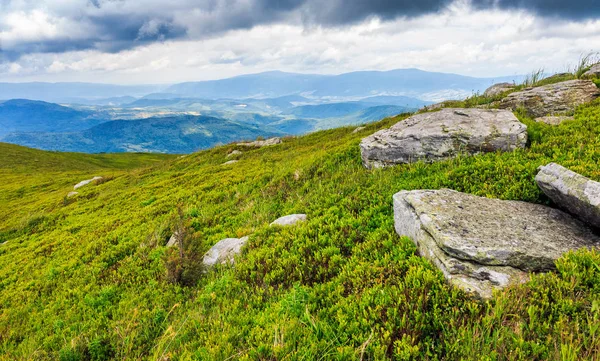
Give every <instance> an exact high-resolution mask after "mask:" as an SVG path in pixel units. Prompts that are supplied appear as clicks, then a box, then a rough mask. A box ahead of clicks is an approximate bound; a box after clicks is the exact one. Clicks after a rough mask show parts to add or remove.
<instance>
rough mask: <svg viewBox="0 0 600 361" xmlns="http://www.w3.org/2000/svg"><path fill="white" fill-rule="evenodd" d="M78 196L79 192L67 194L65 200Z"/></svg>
mask: <svg viewBox="0 0 600 361" xmlns="http://www.w3.org/2000/svg"><path fill="white" fill-rule="evenodd" d="M78 194H79V192H69V193H68V194H67V198H71V197H75V196H76V195H78Z"/></svg>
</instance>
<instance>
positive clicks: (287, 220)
mask: <svg viewBox="0 0 600 361" xmlns="http://www.w3.org/2000/svg"><path fill="white" fill-rule="evenodd" d="M306 219H307V217H306V214H290V215H288V216H284V217H280V218H277V219H276V220H275V221H273V222H272V223H271V224H270V225H271V226H275V225H277V226H293V225H295V224H297V223H300V222H305V221H306Z"/></svg>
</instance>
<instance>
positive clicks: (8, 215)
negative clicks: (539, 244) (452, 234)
mask: <svg viewBox="0 0 600 361" xmlns="http://www.w3.org/2000/svg"><path fill="white" fill-rule="evenodd" d="M404 117H406V115H403V116H399V117H397V118H391V119H386V120H383V121H381V122H378V123H375V124H371V125H368V126H367V129H366V130H364V131H362V132H360V133H358V134H353V133H352V130H353V128H340V129H334V130H328V131H321V132H316V133H313V134H310V135H307V136H304V137H298V138H291V139H286V140H285V141H284V143H283V144H281V145H277V146H274V147H267V148H262V149H248V148H242V147H236V146H233V145H228V146H223V147H219V148H215V149H211V150H207V151H203V152H199V153H195V154H192V155H188V156H186V157H183V158H171V159H167V160H165V161H163V162H161V163H157V164H154V165H152V166H151V167H150V168H148V167H147V166H148V165H149V164H152V162H153V158H152V157H153V156H151V155H149V156H148V157H149V158H136V157H138V155H122V156H121V157H122V158H119V157H117V156H113V155H106V156H83V155H78V154H56V153H46V152H37V151H31V150H27V149H23V148H18V149H16V148H15V150H14V154H13V155H12V156H11V157H9V158H12V159H13V160H8V159H3V161H13V162H15V163H25V164H26V165H25V166H24V168H26V169H25V170H26V171H22V170H14V171H13V170H10V169H8V167H2V168H3V170H2V172H4V173H3V175H4V176H9V177H12V178H10V180H9V181H8V182H7V181H3V182H1V183H0V217H1V218H0V219H1V220H2V221H1V223H0V238H2V239H1V241H2V242H7V243H5V244H3V245H0V270H1V271H0V280H1V281H0V307H1V310H0V355H1V356H0V359H2V360H62V361H66V360H94V361H96V360H110V359H115V360H385V359H392V360H410V359H424V360H575V359H577V360H586V359H587V360H593V359H598V358H600V327H599V325H600V266H599V265H600V253H598V251H587V250H584V251H579V252H577V253H571V254H567V255H565V256H564V257H563V258H561V259H560V260H559V261H558V262H557V270H556V272H552V273H548V274H543V275H535V276H533V277H532V280H531V281H530V282H528V283H527V284H524V285H521V286H515V287H511V288H508V289H506V290H504V291H502V292H498V293H497V294H496V295H495V297H494V298H493V299H492V300H490V301H486V302H483V301H478V300H475V299H472V298H470V297H469V296H467V295H465V294H464V293H462V292H461V291H458V290H456V289H454V288H451V287H449V286H448V285H447V284H446V282H445V281H444V277H443V275H442V274H441V272H440V271H438V270H437V269H436V268H435V267H434V266H433V265H432V264H431V263H430V262H429V261H427V260H426V259H424V258H421V257H419V256H417V255H416V254H415V246H414V245H413V244H412V242H411V241H410V240H409V239H406V238H400V237H398V236H397V235H396V234H395V232H394V229H393V211H392V206H391V204H392V195H393V194H394V193H396V192H398V191H400V190H403V189H439V188H443V187H446V188H451V189H455V190H458V191H463V192H468V193H472V194H476V195H480V196H486V197H494V198H501V199H515V200H523V201H528V202H537V203H548V202H549V201H548V199H547V198H546V197H545V196H543V194H542V193H541V192H540V190H539V189H538V187H537V186H536V184H535V182H534V176H535V174H536V170H537V167H539V166H540V165H543V164H547V163H549V162H551V161H555V162H558V163H560V164H562V165H564V166H566V167H569V168H571V169H573V170H574V171H577V172H579V173H581V174H584V175H586V176H589V177H591V178H593V179H595V180H600V168H599V167H598V163H599V161H600V137H599V136H598V134H600V104H595V105H590V106H585V107H580V108H579V109H578V110H577V112H576V114H575V120H574V121H568V122H565V123H563V124H561V125H560V126H556V127H551V126H548V125H545V124H538V123H535V122H533V121H532V120H531V119H528V118H526V117H524V116H523V115H521V114H519V118H520V119H521V120H522V121H523V122H524V123H526V124H527V126H528V132H529V135H530V143H531V144H530V147H529V148H528V149H526V150H519V151H516V152H513V153H504V154H502V153H494V154H486V155H480V156H474V157H466V156H465V157H459V158H456V159H453V160H448V161H445V162H439V163H435V164H424V163H416V164H412V165H401V166H396V167H392V168H387V169H383V170H375V171H368V170H366V169H364V168H363V166H362V164H361V161H360V152H359V147H358V144H359V142H360V140H361V138H362V137H364V136H366V135H368V134H371V133H373V132H374V131H376V130H378V129H382V128H385V127H389V126H390V125H392V124H394V123H395V122H397V121H399V120H401V119H403V118H404ZM233 149H239V150H241V151H243V152H244V153H243V154H242V155H241V156H239V160H240V161H239V162H238V163H236V164H233V165H229V166H222V165H221V164H222V163H224V162H225V161H227V160H228V159H227V158H226V155H227V154H228V153H229V152H230V151H231V150H233ZM27 152H33V153H32V154H33V156H34V157H39V159H40V160H41V159H42V157H46V156H48V157H57V158H55V160H54V162H55V165H52V166H49V167H48V168H42V167H40V170H41V172H33V171H34V170H35V167H36V164H38V163H39V162H30V161H29V159H31V157H32V155H31V154H27ZM98 157H99V158H98ZM139 157H141V156H139ZM19 159H20V160H19ZM49 159H50V158H49ZM42 163H43V162H42ZM108 164H113V165H114V166H115V167H116V168H110V167H107V165H108ZM122 164H129V165H133V164H136V167H133V168H135V169H127V168H129V167H128V166H124V165H123V166H122V167H121V166H119V165H122ZM138 166H139V167H138ZM55 168H56V170H54V169H55ZM50 171H51V176H46V175H43V173H44V172H50ZM84 175H86V176H93V175H108V176H111V177H112V179H110V180H109V181H107V182H104V183H101V184H97V185H89V186H87V187H84V188H81V189H80V194H79V195H78V196H77V197H74V198H72V199H69V200H65V198H64V196H65V195H66V193H67V192H68V191H70V190H71V189H72V185H73V184H75V183H76V182H78V181H79V180H81V179H85V177H84V178H82V177H83V176H84ZM178 205H181V208H182V213H183V222H184V223H185V225H187V227H188V229H189V238H188V242H189V249H194V251H195V252H199V253H200V254H201V253H203V252H204V251H206V250H208V249H209V248H210V247H211V246H212V245H213V244H215V243H216V242H217V241H218V240H220V239H222V238H226V237H241V236H244V235H251V238H250V241H249V243H248V246H247V248H246V249H245V250H244V252H243V253H242V255H241V256H240V257H239V259H238V260H237V264H236V266H235V267H219V268H217V269H215V270H213V271H210V272H208V273H206V274H204V275H202V276H201V277H200V278H199V279H198V280H197V282H196V283H195V284H193V285H192V286H182V285H180V284H178V283H173V282H170V279H169V277H168V274H167V269H166V260H169V259H171V258H169V257H173V250H167V249H166V248H165V247H164V245H165V244H166V242H167V240H168V238H169V237H170V235H171V234H172V232H173V231H174V230H175V229H176V227H179V225H178V224H179V220H178V219H179V218H180V217H179V215H178ZM291 213H307V214H308V217H309V220H308V222H306V223H305V224H302V225H300V226H298V227H292V228H270V227H268V224H269V223H270V222H271V221H273V220H274V219H276V218H278V217H279V216H282V215H286V214H291Z"/></svg>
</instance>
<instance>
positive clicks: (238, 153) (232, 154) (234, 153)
mask: <svg viewBox="0 0 600 361" xmlns="http://www.w3.org/2000/svg"><path fill="white" fill-rule="evenodd" d="M241 154H242V152H240V151H239V150H232V151H231V152H230V153H229V154H227V158H231V157H235V156H237V155H241Z"/></svg>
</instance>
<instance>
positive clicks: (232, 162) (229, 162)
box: [222, 159, 239, 165]
mask: <svg viewBox="0 0 600 361" xmlns="http://www.w3.org/2000/svg"><path fill="white" fill-rule="evenodd" d="M237 162H239V160H237V159H233V160H230V161H227V162H225V163H223V164H222V165H230V164H235V163H237Z"/></svg>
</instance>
